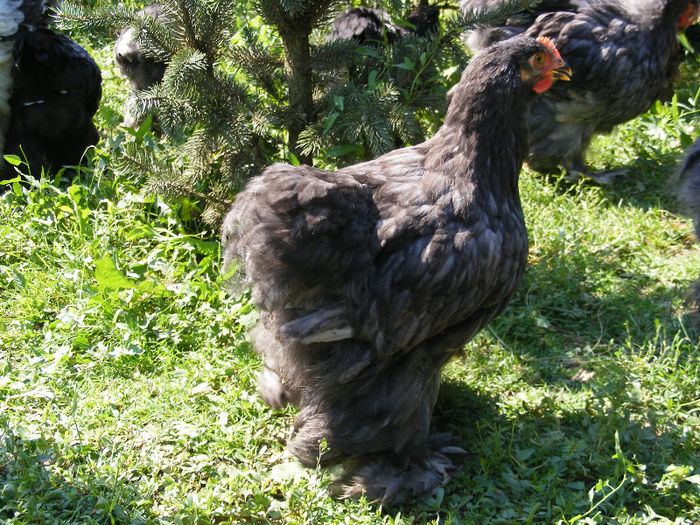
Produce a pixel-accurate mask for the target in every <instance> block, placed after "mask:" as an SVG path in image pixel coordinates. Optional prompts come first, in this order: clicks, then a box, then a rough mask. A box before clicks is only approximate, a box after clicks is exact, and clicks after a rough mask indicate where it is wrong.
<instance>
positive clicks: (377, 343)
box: [223, 37, 553, 502]
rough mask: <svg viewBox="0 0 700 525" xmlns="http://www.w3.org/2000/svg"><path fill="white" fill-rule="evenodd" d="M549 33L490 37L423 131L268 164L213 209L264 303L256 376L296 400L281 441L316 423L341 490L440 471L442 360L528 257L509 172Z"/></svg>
mask: <svg viewBox="0 0 700 525" xmlns="http://www.w3.org/2000/svg"><path fill="white" fill-rule="evenodd" d="M544 50H545V48H544V46H543V45H542V44H540V43H539V42H537V41H535V40H534V39H531V38H524V37H518V38H514V39H511V40H509V41H507V42H503V43H498V44H496V45H494V46H492V47H490V48H488V49H486V50H484V51H483V52H482V53H480V54H479V55H477V56H476V57H475V58H474V59H473V61H472V62H471V63H470V65H469V66H468V67H467V69H466V70H465V71H464V73H463V75H462V79H461V81H460V83H459V84H458V86H457V89H456V92H455V96H454V99H453V101H452V104H451V106H450V108H449V111H448V113H447V115H446V117H445V122H444V125H443V126H442V127H441V128H440V130H439V131H438V132H437V134H436V135H435V136H434V137H433V138H431V139H430V140H428V141H426V142H424V143H422V144H418V145H416V146H413V147H409V148H404V149H399V150H396V151H393V152H390V153H387V154H385V155H382V156H381V157H379V158H377V159H375V160H372V161H369V162H364V163H361V164H357V165H354V166H349V167H346V168H343V169H340V170H338V171H335V172H329V171H325V170H321V169H317V168H312V167H309V166H296V167H295V166H289V165H284V164H276V165H273V166H271V167H269V168H267V169H266V170H265V171H264V172H263V173H262V175H260V176H258V177H256V178H254V179H252V180H251V181H250V182H249V183H248V185H247V187H246V189H245V190H244V191H243V192H241V193H240V194H239V195H238V197H237V199H236V202H235V204H234V206H233V208H232V210H231V211H230V212H229V214H228V215H227V217H226V219H225V221H224V227H223V230H224V232H223V246H224V250H225V254H224V262H225V266H226V267H229V268H230V267H231V265H232V263H233V261H234V260H236V259H240V260H241V261H242V263H243V265H244V266H245V273H246V278H247V282H248V283H249V284H250V286H251V289H252V297H253V300H254V302H255V304H256V306H257V307H258V308H259V310H260V312H261V321H260V322H259V323H258V325H257V326H256V327H255V329H254V330H253V331H252V333H251V337H252V339H253V343H254V346H255V348H256V350H257V351H258V352H259V353H261V354H262V355H263V356H264V359H265V368H264V371H263V373H262V374H261V377H260V392H261V394H262V396H263V398H264V399H265V401H266V402H267V403H269V404H270V405H272V406H274V407H279V406H282V405H284V404H285V403H288V402H293V403H296V404H298V406H299V414H298V416H297V418H296V421H295V423H294V428H293V430H292V433H291V437H290V439H289V442H288V447H289V449H290V450H291V452H292V453H293V454H294V455H296V456H297V458H299V460H300V461H301V462H302V463H303V464H304V465H307V466H314V465H316V462H317V459H318V455H319V443H320V441H321V440H323V439H325V440H326V442H327V444H328V450H327V451H325V452H324V453H323V455H322V457H321V461H322V462H323V463H324V464H326V463H330V462H343V463H344V465H345V467H346V474H347V475H346V477H345V481H344V483H345V484H344V486H343V495H345V496H358V495H359V494H360V493H362V492H363V491H366V493H367V495H368V497H369V498H370V499H374V498H382V499H383V501H385V502H396V501H400V500H402V499H404V498H406V497H409V496H411V495H418V494H422V493H424V492H426V491H429V490H431V489H432V488H434V487H435V486H437V485H439V484H441V483H444V482H445V481H446V479H447V477H448V474H447V473H448V471H449V470H450V468H451V466H452V464H451V462H450V460H449V459H448V458H447V457H446V456H445V453H446V452H449V451H450V450H451V449H450V448H449V447H447V448H445V446H446V443H445V441H444V440H443V439H442V438H441V437H440V435H437V436H436V435H431V433H430V419H431V414H432V410H433V405H434V404H435V401H436V397H437V393H438V387H439V383H440V373H441V370H442V367H443V366H444V365H445V363H446V362H447V360H448V359H449V358H450V356H452V355H453V354H454V353H455V352H456V351H458V350H459V349H460V348H461V347H462V346H463V344H464V343H465V342H467V341H468V340H469V339H470V338H472V337H473V336H474V335H475V334H476V333H477V332H478V331H479V330H480V329H481V328H483V327H484V326H485V325H486V324H487V323H488V322H489V321H490V320H491V319H492V318H493V317H494V316H496V315H498V314H499V313H500V312H501V311H502V310H503V309H504V308H505V306H506V305H507V303H508V301H509V299H510V297H511V296H512V295H513V293H514V292H515V290H516V288H517V287H518V284H519V282H520V279H521V277H522V274H523V271H524V270H525V265H526V259H527V233H526V230H525V223H524V220H523V215H522V211H521V208H520V198H519V194H518V174H519V172H520V169H521V166H522V162H523V159H524V157H525V155H526V152H527V126H526V119H525V115H526V113H527V110H528V107H529V105H530V103H531V102H532V100H533V99H534V96H535V93H534V91H533V90H532V86H533V85H534V84H535V82H536V80H537V79H539V78H542V76H543V75H545V73H543V72H542V71H540V70H539V69H538V70H535V69H533V67H532V65H531V62H528V59H530V58H531V57H533V55H535V54H537V53H542V52H545V53H550V52H549V51H544ZM546 56H549V57H552V56H553V55H546ZM539 58H542V57H539Z"/></svg>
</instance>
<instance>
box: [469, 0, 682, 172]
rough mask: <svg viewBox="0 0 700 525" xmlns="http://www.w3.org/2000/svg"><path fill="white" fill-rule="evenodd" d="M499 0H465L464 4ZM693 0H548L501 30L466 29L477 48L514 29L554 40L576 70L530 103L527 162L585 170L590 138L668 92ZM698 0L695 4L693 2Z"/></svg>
mask: <svg viewBox="0 0 700 525" xmlns="http://www.w3.org/2000/svg"><path fill="white" fill-rule="evenodd" d="M499 3H502V2H501V0H462V1H461V2H460V6H461V8H462V9H465V10H466V9H472V8H475V7H477V8H483V7H484V6H489V5H491V6H494V5H497V4H499ZM689 5H690V4H689V0H544V2H542V3H541V4H536V5H535V6H533V7H532V8H531V9H530V10H528V11H523V12H521V13H519V14H517V15H515V16H513V17H512V18H511V19H510V20H509V21H508V22H507V23H506V24H505V25H503V26H501V27H498V28H482V29H478V30H476V31H474V32H472V33H469V34H468V35H467V39H466V40H467V42H468V44H469V45H471V46H473V49H479V48H480V46H482V45H485V44H488V43H489V42H492V41H494V40H498V39H502V38H507V37H510V36H512V35H514V34H526V35H528V36H532V37H539V36H547V37H549V38H551V39H552V41H553V42H554V43H555V45H556V46H557V48H558V49H559V51H560V52H561V56H562V58H564V60H565V61H566V62H567V63H568V64H569V65H570V66H571V68H572V70H573V71H574V76H573V78H572V81H571V82H569V83H567V84H566V85H563V84H560V85H557V86H555V87H554V88H553V89H551V90H550V91H549V92H548V93H547V94H546V95H545V96H543V97H541V98H540V99H538V101H537V102H536V103H535V104H534V105H533V108H532V112H531V116H530V119H529V122H530V154H529V157H528V164H529V165H530V166H531V167H532V168H534V169H537V170H540V171H545V172H551V171H558V169H559V167H563V168H565V169H566V170H567V171H568V172H569V173H571V174H576V173H578V172H582V173H585V172H586V166H585V162H584V155H585V152H586V149H587V148H588V146H589V144H590V142H591V139H592V137H593V136H594V135H595V134H598V133H607V132H609V131H611V130H612V128H613V127H614V126H616V125H617V124H621V123H623V122H626V121H627V120H630V119H632V118H634V117H636V116H638V115H640V114H641V113H643V112H644V111H646V110H647V109H649V107H650V106H651V105H652V104H653V103H654V101H656V100H657V99H666V98H669V97H670V95H671V94H672V92H673V79H674V77H675V76H676V74H677V72H678V64H679V62H680V54H679V50H678V44H677V42H676V32H677V31H678V29H679V21H680V19H681V15H682V14H683V13H684V12H685V11H686V10H687V9H688V7H689ZM693 5H694V4H693Z"/></svg>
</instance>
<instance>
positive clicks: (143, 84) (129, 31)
mask: <svg viewBox="0 0 700 525" xmlns="http://www.w3.org/2000/svg"><path fill="white" fill-rule="evenodd" d="M136 16H139V17H145V16H151V17H153V18H154V19H155V20H156V21H157V22H159V23H161V24H165V23H167V20H168V18H167V16H166V15H165V13H164V12H163V6H161V5H159V4H154V5H150V6H147V7H145V8H143V9H142V10H140V11H139V12H138V13H136ZM113 56H114V62H115V63H116V64H117V65H118V66H119V71H121V74H122V75H123V76H125V77H126V78H127V79H128V80H129V85H130V87H131V91H132V92H131V94H130V95H129V97H128V98H127V101H126V104H125V107H124V125H125V126H128V127H130V128H136V127H138V126H139V124H140V121H139V120H137V119H136V118H135V117H134V116H133V114H132V108H133V106H134V104H135V103H136V95H135V92H136V91H141V90H144V89H148V88H150V87H152V86H154V85H156V84H158V83H159V82H161V81H162V80H163V75H164V74H165V69H166V67H167V64H166V63H165V62H163V61H160V60H156V59H154V58H151V57H148V56H146V55H144V54H143V52H142V50H141V47H140V46H139V44H138V42H137V40H136V30H135V29H134V28H133V27H126V28H124V29H122V31H121V33H120V34H119V37H118V38H117V41H116V42H115V43H114V52H113Z"/></svg>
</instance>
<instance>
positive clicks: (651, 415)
mask: <svg viewBox="0 0 700 525" xmlns="http://www.w3.org/2000/svg"><path fill="white" fill-rule="evenodd" d="M88 47H89V45H88ZM90 49H91V51H92V52H93V54H94V55H95V56H96V57H97V59H98V62H99V63H100V64H101V66H102V67H103V75H104V77H105V92H106V93H107V96H106V97H105V99H104V102H103V106H102V109H101V111H100V115H99V124H100V126H101V128H102V129H103V130H104V136H105V137H106V139H105V140H104V142H103V144H102V145H101V146H100V149H99V150H98V151H97V153H96V156H95V157H96V162H95V165H94V167H92V168H90V169H85V170H83V171H82V172H81V173H79V174H78V176H77V177H76V178H75V179H73V180H72V182H67V181H63V182H61V181H60V180H54V179H51V178H43V179H42V180H41V181H40V182H36V183H33V184H30V185H24V186H20V185H18V184H6V185H5V186H4V189H3V190H2V193H3V194H2V197H1V198H0V240H1V242H2V246H3V249H2V251H0V283H1V284H0V369H1V370H2V374H0V523H7V524H35V523H57V524H63V523H100V524H102V523H119V524H127V523H128V524H140V523H148V524H150V523H186V524H195V523H196V524H208V523H285V524H286V523H290V524H294V523H300V524H301V523H348V524H355V523H386V524H404V523H416V524H418V523H436V524H437V523H440V524H448V523H449V524H452V523H454V524H458V523H460V524H461V523H465V524H483V523H489V524H491V523H493V524H501V523H503V524H510V523H541V524H550V523H562V524H567V525H568V524H573V523H577V524H584V523H585V524H591V523H619V524H647V523H649V524H651V523H654V524H664V523H669V524H670V523H673V524H677V525H681V524H682V525H686V524H687V525H691V524H697V523H698V522H700V350H699V339H698V328H697V327H696V325H695V318H694V317H693V316H691V315H690V313H689V312H690V307H689V306H688V305H687V304H686V299H685V298H686V294H687V290H688V288H689V287H690V286H691V284H692V283H693V282H694V281H695V279H696V278H697V276H698V273H699V272H698V268H699V267H700V251H699V250H698V247H697V246H696V244H695V240H694V236H693V234H692V224H691V221H690V219H688V218H687V217H685V216H683V215H682V213H681V212H682V207H681V205H680V204H679V202H678V198H677V181H676V179H675V176H674V173H675V171H674V170H675V169H676V163H677V161H678V159H679V156H680V155H681V153H682V148H681V146H682V141H683V140H684V138H683V137H684V136H695V135H697V134H698V125H697V124H696V120H695V119H696V115H695V113H694V106H693V103H692V100H693V97H694V96H695V91H694V90H695V89H696V88H695V87H693V86H695V85H697V74H696V69H694V68H688V69H687V70H686V78H685V80H684V81H685V85H687V86H688V87H687V88H683V89H681V90H680V91H679V97H678V100H679V101H682V102H680V103H676V104H675V106H674V105H672V104H668V105H663V106H661V105H659V106H657V107H656V108H655V109H654V110H653V111H651V112H649V113H647V114H645V115H644V116H642V117H640V118H639V119H636V120H634V121H632V122H630V123H628V124H625V125H624V126H621V127H620V129H618V130H617V131H616V132H615V133H614V134H612V135H610V136H608V137H603V138H601V139H599V140H597V141H596V142H595V144H594V146H593V148H592V150H591V156H590V157H591V158H590V161H591V163H592V164H593V165H595V166H597V167H600V168H605V167H612V168H615V167H621V166H622V167H626V168H627V169H628V172H627V173H626V174H625V175H624V176H622V177H621V178H620V179H619V180H618V181H616V183H615V184H614V185H612V186H609V187H600V186H595V185H592V184H590V183H567V182H566V181H564V180H562V179H560V178H557V177H551V178H547V177H543V176H541V175H539V174H535V173H532V172H529V171H527V170H525V171H524V172H523V175H522V180H521V189H522V198H523V206H524V209H525V214H526V220H527V223H528V227H529V232H530V267H529V269H528V272H527V274H526V277H525V280H524V282H523V284H522V286H521V287H520V290H519V292H518V294H517V296H516V297H515V298H514V300H513V301H512V303H511V305H510V306H509V307H508V309H507V311H506V312H504V314H503V315H501V316H500V317H499V318H498V319H497V320H495V321H494V322H493V323H491V325H490V326H489V327H488V328H487V329H486V330H484V331H482V333H481V334H479V335H478V336H477V337H476V338H475V339H474V340H473V341H472V342H470V343H469V344H468V345H467V346H466V348H465V350H464V351H463V352H462V353H460V355H459V356H457V357H456V358H455V359H453V360H452V361H451V362H450V364H449V365H448V367H447V369H446V371H445V374H444V383H443V387H442V390H441V393H440V399H439V402H438V405H437V407H436V413H435V424H436V426H437V427H439V428H440V429H442V430H449V431H452V432H454V433H455V434H456V435H458V436H460V438H461V441H462V442H461V446H463V447H464V448H465V450H467V454H466V455H464V456H463V457H460V458H457V462H458V464H459V467H460V468H459V470H458V471H457V472H456V473H455V475H454V476H453V478H452V479H451V481H450V482H449V483H448V484H447V485H446V486H445V487H444V488H441V489H439V490H438V491H436V492H435V493H434V494H433V495H431V496H428V497H426V498H424V499H422V500H419V501H411V502H409V503H407V504H405V505H403V506H400V507H392V508H381V507H376V506H372V505H370V504H368V503H367V502H366V501H362V500H361V501H336V500H334V499H332V498H331V497H330V496H329V494H328V490H327V488H328V484H329V481H330V479H331V477H332V472H328V471H327V470H323V469H303V468H301V467H299V466H298V464H297V463H296V462H295V460H294V458H293V457H292V456H290V455H289V454H288V453H287V452H286V451H285V449H284V441H285V439H286V435H287V432H288V430H289V428H290V424H291V422H292V420H293V417H294V410H292V409H287V410H271V409H269V408H267V407H266V406H265V405H264V404H263V403H262V401H261V400H260V399H259V397H258V396H257V394H256V392H255V389H256V387H255V374H256V371H257V370H258V369H259V366H260V363H259V359H258V357H257V356H256V355H255V354H254V352H253V351H252V349H251V348H250V347H249V345H248V343H247V342H246V329H247V328H248V327H250V326H251V325H252V324H253V323H254V322H255V320H256V313H255V311H254V310H253V308H252V307H251V305H250V303H249V302H248V299H247V298H246V297H245V296H244V297H242V298H230V297H228V296H227V295H226V294H225V293H224V291H223V290H222V288H221V284H222V283H221V280H220V277H219V272H220V268H219V259H220V253H219V246H218V243H217V242H216V238H215V236H213V235H212V234H211V233H210V232H209V233H207V232H204V233H196V228H193V226H192V225H193V223H192V221H191V219H190V218H189V211H188V207H187V206H186V205H185V204H186V203H179V204H178V203H168V202H165V201H163V200H161V199H159V198H156V197H151V196H144V195H142V194H141V193H140V191H139V187H138V185H136V184H134V183H132V182H130V181H128V180H124V179H123V178H121V177H120V176H119V173H118V171H116V170H114V169H113V160H114V159H113V155H115V151H117V148H115V147H114V144H116V143H118V141H119V140H123V137H120V135H119V133H123V132H120V131H119V130H118V129H115V128H114V126H115V123H116V122H118V119H119V112H120V108H121V101H122V100H123V94H120V93H123V92H122V91H120V89H121V88H120V87H119V84H118V79H117V77H116V74H115V71H114V66H113V65H112V64H111V63H110V59H109V44H105V45H104V46H103V47H97V48H94V47H92V48H90ZM112 94H113V95H112ZM120 97H121V98H120ZM683 101H689V102H683Z"/></svg>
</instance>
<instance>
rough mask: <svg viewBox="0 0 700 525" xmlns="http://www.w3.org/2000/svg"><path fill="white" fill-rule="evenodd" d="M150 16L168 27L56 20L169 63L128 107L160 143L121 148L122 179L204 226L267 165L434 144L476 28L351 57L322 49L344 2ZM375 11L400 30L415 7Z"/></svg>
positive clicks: (117, 17)
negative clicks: (120, 33) (129, 30)
mask: <svg viewBox="0 0 700 525" xmlns="http://www.w3.org/2000/svg"><path fill="white" fill-rule="evenodd" d="M421 1H423V2H425V0H421ZM160 3H161V4H162V5H163V7H164V12H165V13H166V15H167V18H168V19H169V21H168V23H167V26H163V25H161V24H159V23H158V22H156V21H155V20H153V19H152V18H150V17H136V16H135V10H129V9H125V8H124V7H97V8H87V7H79V6H77V5H75V4H70V3H67V4H64V7H63V11H62V12H61V13H59V16H58V18H59V20H61V21H62V23H63V24H64V25H67V26H76V25H77V26H79V27H82V28H84V29H87V30H104V29H106V28H111V29H112V30H114V29H115V28H121V27H125V26H127V25H129V26H132V27H135V28H136V35H137V42H138V43H139V44H140V45H141V47H142V49H143V52H144V54H146V55H147V56H151V57H153V58H156V59H158V60H161V61H165V62H167V63H168V67H167V69H166V72H165V77H164V79H163V82H162V83H161V84H160V85H157V86H155V87H153V88H151V89H149V90H146V91H143V92H140V93H138V97H137V101H138V102H137V107H136V108H134V109H135V116H137V117H138V116H139V115H141V116H143V115H146V114H149V113H152V114H153V115H154V117H155V119H156V121H157V125H158V128H159V130H160V133H161V134H162V137H163V138H162V140H161V141H157V140H154V139H152V138H150V137H151V136H150V134H149V133H148V126H149V123H150V120H146V122H145V124H144V125H143V126H142V129H140V130H139V131H137V132H135V133H133V134H132V135H133V136H131V135H129V134H126V135H125V136H124V140H123V141H122V142H121V144H120V146H119V147H120V148H121V150H122V151H121V159H122V161H121V166H120V168H121V169H123V170H124V171H125V172H127V173H129V174H131V175H132V176H133V177H137V178H142V179H143V180H145V182H146V189H147V191H156V192H158V193H161V194H165V195H167V196H172V197H178V196H185V197H189V198H191V199H195V200H198V201H200V202H201V203H202V205H203V207H204V209H203V218H204V220H205V221H206V222H208V223H209V224H212V225H218V222H219V220H220V218H221V216H222V214H223V213H225V211H226V209H227V208H228V206H229V204H230V202H231V201H232V199H233V197H234V195H235V192H236V191H237V190H238V189H239V188H240V187H241V184H242V183H243V182H245V180H247V179H248V178H249V177H250V176H252V175H254V174H257V173H259V172H260V171H261V170H262V169H263V168H264V167H265V166H266V165H268V164H270V163H272V162H274V161H279V160H291V161H292V162H294V161H296V160H298V161H301V162H305V163H312V162H313V161H314V158H316V162H317V163H319V162H320V163H321V165H326V164H328V163H331V164H336V165H338V164H340V165H342V164H345V163H351V162H356V161H358V160H362V159H366V158H371V157H374V156H377V155H379V154H382V153H384V152H386V151H389V150H390V149H392V148H395V147H398V146H402V145H405V144H411V143H416V142H418V141H420V140H422V139H423V138H424V136H425V135H429V134H431V133H432V132H433V131H434V128H435V127H437V126H438V125H439V123H440V120H441V115H442V113H443V112H444V108H445V93H446V86H447V85H451V84H452V83H454V82H456V81H457V79H458V76H459V74H460V72H461V70H462V68H463V66H464V65H465V64H466V61H467V58H466V56H465V54H464V52H463V50H462V49H463V48H462V46H461V45H460V43H459V40H458V37H459V34H460V31H461V29H463V27H464V25H465V23H473V22H474V20H477V19H479V18H483V17H484V16H485V15H484V14H483V13H478V14H476V15H475V16H474V17H472V18H473V19H474V20H467V21H464V20H462V19H461V17H459V16H458V15H457V14H452V15H450V16H444V17H443V18H444V19H445V21H444V23H443V24H442V25H441V26H440V28H439V30H438V31H436V32H435V33H433V34H431V35H428V36H427V37H417V36H408V37H406V38H402V39H399V40H397V41H396V42H393V43H389V42H388V39H387V40H385V41H384V42H380V43H378V45H361V44H359V43H357V42H355V41H352V40H351V41H332V42H329V41H327V38H326V36H327V34H328V33H329V30H330V26H331V23H332V19H333V17H334V16H335V15H337V14H338V13H339V12H340V11H341V10H343V9H345V8H347V7H349V6H350V5H351V3H350V2H347V1H345V2H341V1H340V0H249V1H247V2H236V1H235V0H161V2H160ZM516 5H517V6H518V7H522V6H521V2H520V1H519V0H513V3H512V5H510V6H508V5H506V7H505V8H503V9H500V10H499V12H498V13H497V14H496V15H493V14H491V15H490V16H492V17H493V16H503V15H504V13H507V12H508V8H510V10H511V11H512V10H513V7H514V6H516ZM377 7H383V8H386V9H388V10H389V12H390V13H391V15H392V17H393V19H394V20H396V21H397V23H402V22H401V20H403V19H404V18H405V16H406V15H407V14H408V12H409V11H410V8H411V5H410V3H409V1H408V0H393V1H392V2H391V5H387V2H378V5H377ZM146 143H148V147H144V144H146ZM164 144H169V145H170V146H169V147H168V146H164Z"/></svg>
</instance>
